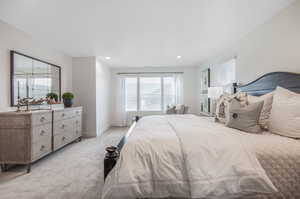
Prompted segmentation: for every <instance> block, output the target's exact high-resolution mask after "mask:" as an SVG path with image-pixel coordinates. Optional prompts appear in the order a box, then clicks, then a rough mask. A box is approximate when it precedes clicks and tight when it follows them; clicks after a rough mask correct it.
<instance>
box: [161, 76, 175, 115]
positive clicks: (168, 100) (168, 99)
mask: <svg viewBox="0 0 300 199" xmlns="http://www.w3.org/2000/svg"><path fill="white" fill-rule="evenodd" d="M163 84H164V109H166V108H167V105H169V104H175V103H176V99H175V97H176V93H175V79H174V78H173V77H164V78H163Z"/></svg>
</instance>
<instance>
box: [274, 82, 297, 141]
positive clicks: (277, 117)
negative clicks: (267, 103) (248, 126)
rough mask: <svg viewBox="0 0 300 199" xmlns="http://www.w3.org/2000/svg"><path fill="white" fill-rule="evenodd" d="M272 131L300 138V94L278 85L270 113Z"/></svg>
mask: <svg viewBox="0 0 300 199" xmlns="http://www.w3.org/2000/svg"><path fill="white" fill-rule="evenodd" d="M269 129H270V131H271V132H273V133H276V134H279V135H283V136H287V137H292V138H300V94H297V93H295V92H292V91H289V90H287V89H285V88H282V87H277V88H276V90H275V92H274V96H273V104H272V110H271V114H270V122H269Z"/></svg>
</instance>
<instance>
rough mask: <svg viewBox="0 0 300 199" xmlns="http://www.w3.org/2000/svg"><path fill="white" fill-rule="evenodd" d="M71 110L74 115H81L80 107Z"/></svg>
mask: <svg viewBox="0 0 300 199" xmlns="http://www.w3.org/2000/svg"><path fill="white" fill-rule="evenodd" d="M73 112H74V115H75V116H81V115H82V109H81V108H77V109H75V110H74V111H73Z"/></svg>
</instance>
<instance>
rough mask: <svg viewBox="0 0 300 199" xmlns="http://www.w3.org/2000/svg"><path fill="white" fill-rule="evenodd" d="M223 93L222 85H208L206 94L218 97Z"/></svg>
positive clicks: (212, 97) (214, 97) (213, 97)
mask: <svg viewBox="0 0 300 199" xmlns="http://www.w3.org/2000/svg"><path fill="white" fill-rule="evenodd" d="M222 94H223V88H222V87H209V88H208V93H207V96H208V97H209V98H211V99H218V98H219V97H220V96H221V95H222Z"/></svg>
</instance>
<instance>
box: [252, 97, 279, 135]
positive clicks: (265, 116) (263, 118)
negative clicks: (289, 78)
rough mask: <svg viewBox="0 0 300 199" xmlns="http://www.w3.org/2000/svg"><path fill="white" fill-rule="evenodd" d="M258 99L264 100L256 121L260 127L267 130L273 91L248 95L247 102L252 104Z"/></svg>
mask: <svg viewBox="0 0 300 199" xmlns="http://www.w3.org/2000/svg"><path fill="white" fill-rule="evenodd" d="M259 101H264V106H263V108H262V110H261V113H260V117H259V121H258V123H259V125H260V127H261V128H262V129H264V130H268V129H269V124H268V123H269V118H270V114H271V109H272V103H273V92H271V93H267V94H265V95H262V96H259V97H258V96H252V95H248V103H249V104H253V103H256V102H259Z"/></svg>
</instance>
